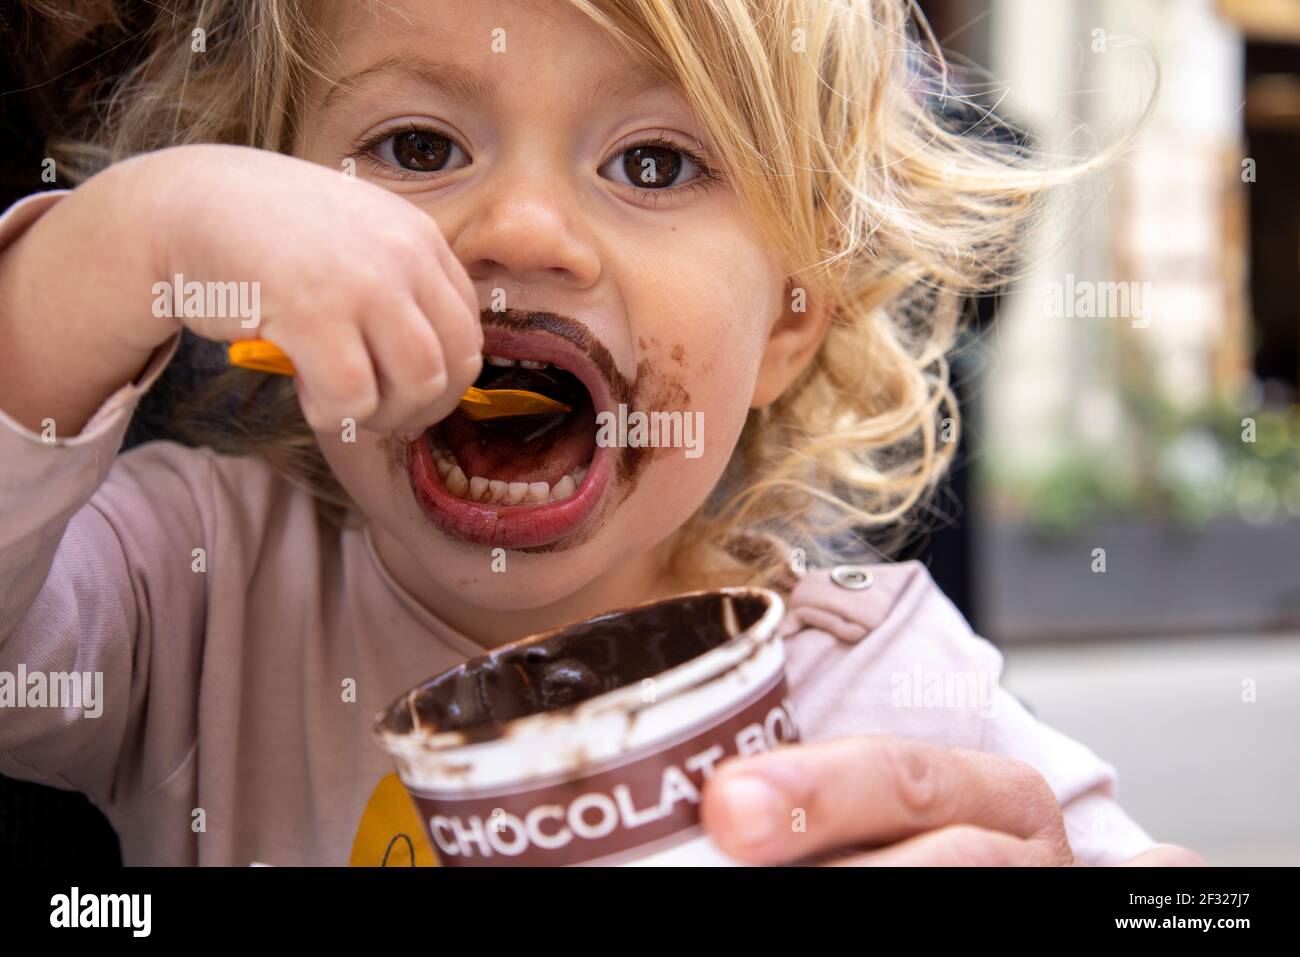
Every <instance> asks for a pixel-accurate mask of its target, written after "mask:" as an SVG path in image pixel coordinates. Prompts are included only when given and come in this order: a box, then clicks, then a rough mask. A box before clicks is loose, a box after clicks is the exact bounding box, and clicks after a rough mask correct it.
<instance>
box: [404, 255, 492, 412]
mask: <svg viewBox="0 0 1300 957" xmlns="http://www.w3.org/2000/svg"><path fill="white" fill-rule="evenodd" d="M453 261H454V260H453ZM458 266H459V264H458ZM426 278H427V280H428V281H427V282H424V283H420V284H419V285H418V286H417V288H416V297H417V300H418V302H419V305H420V308H421V309H422V310H423V312H424V317H425V322H427V323H428V324H429V325H430V326H431V327H432V328H433V329H434V330H435V332H436V334H437V336H438V341H439V342H440V343H441V344H442V358H443V363H444V364H445V366H446V369H447V379H448V386H449V387H450V388H452V389H455V390H456V391H457V394H458V395H459V394H460V393H461V392H464V391H465V389H466V388H467V387H469V386H471V385H473V384H474V380H475V379H476V378H478V374H479V371H480V369H481V367H482V364H483V326H482V323H480V322H479V313H478V307H477V305H476V304H474V301H473V300H472V299H471V300H470V301H469V302H468V303H467V302H466V299H465V294H464V292H463V291H462V290H460V289H458V288H457V286H456V284H455V283H454V282H453V281H452V279H451V278H450V277H449V276H446V275H444V274H441V273H438V274H435V275H432V276H428V277H426ZM471 291H472V290H471Z"/></svg>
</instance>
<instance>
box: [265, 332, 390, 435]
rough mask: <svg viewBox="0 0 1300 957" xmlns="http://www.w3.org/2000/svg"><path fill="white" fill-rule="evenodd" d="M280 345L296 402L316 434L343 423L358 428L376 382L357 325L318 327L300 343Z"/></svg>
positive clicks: (374, 404)
mask: <svg viewBox="0 0 1300 957" xmlns="http://www.w3.org/2000/svg"><path fill="white" fill-rule="evenodd" d="M279 345H280V346H281V348H282V349H284V351H285V352H286V353H287V354H288V355H289V358H290V359H292V360H293V365H294V369H295V370H296V371H297V375H296V376H295V380H296V381H297V383H298V402H299V405H301V406H302V412H303V416H304V417H305V418H306V419H307V422H308V424H309V425H310V426H311V427H312V428H313V429H314V430H315V431H317V432H333V431H336V430H338V429H340V428H342V426H343V423H344V420H345V419H352V420H354V421H355V422H357V423H358V424H360V423H362V422H365V421H366V420H368V419H370V418H371V417H372V416H373V415H374V414H375V411H376V410H377V409H378V407H379V383H378V381H377V378H376V375H375V370H374V366H373V365H372V364H371V361H370V353H369V352H368V351H367V349H366V344H365V341H364V340H363V339H362V336H361V330H360V329H358V328H357V326H356V325H354V324H352V323H338V324H329V325H317V326H315V327H313V328H312V329H311V330H310V333H309V334H307V335H304V336H302V337H301V339H300V338H299V337H297V336H294V335H293V334H292V333H289V334H287V335H286V336H283V337H281V338H280V341H279Z"/></svg>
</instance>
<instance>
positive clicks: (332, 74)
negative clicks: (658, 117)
mask: <svg viewBox="0 0 1300 957" xmlns="http://www.w3.org/2000/svg"><path fill="white" fill-rule="evenodd" d="M318 26H319V27H320V28H321V29H322V30H323V32H324V33H325V36H326V39H327V41H328V42H327V48H328V49H329V54H328V55H327V57H326V62H325V63H323V64H321V70H320V74H323V77H322V76H319V75H318V77H317V79H318V85H319V86H320V87H321V91H320V92H321V95H320V97H318V98H317V103H318V104H320V103H324V104H328V103H330V102H332V101H335V100H337V99H339V98H341V97H342V96H344V95H346V94H348V93H350V92H352V91H353V90H355V89H359V88H360V86H361V84H362V83H363V82H365V83H387V84H389V85H391V84H392V83H394V82H400V81H402V80H412V81H416V82H427V81H433V84H432V85H435V86H440V87H445V88H449V89H451V90H453V91H454V92H456V93H457V95H458V96H459V97H460V98H462V99H467V100H477V101H480V102H481V103H482V104H484V105H490V104H491V103H493V102H494V101H499V100H500V98H501V93H502V88H509V87H511V86H514V87H515V88H516V91H517V92H525V93H528V92H532V93H536V92H538V91H540V90H541V89H543V88H545V87H547V86H548V85H549V86H550V87H552V88H554V87H566V88H568V89H570V90H572V91H574V92H578V93H581V94H582V96H583V97H584V98H585V99H586V100H587V101H589V102H593V101H598V100H601V99H614V100H617V99H618V98H625V99H631V98H633V97H636V96H639V95H656V96H658V97H659V98H661V99H662V98H673V99H680V96H679V86H678V84H677V83H676V82H675V80H674V79H673V78H672V77H671V75H669V74H668V72H667V71H665V70H663V69H661V68H657V67H656V65H655V64H653V63H650V62H648V61H646V60H645V59H638V58H636V57H634V56H633V55H632V54H631V53H630V52H629V51H628V50H627V49H626V48H624V47H623V46H622V45H620V44H619V43H618V42H616V41H615V39H614V38H613V37H612V36H610V35H609V34H608V33H607V32H606V31H605V30H603V29H602V28H601V27H600V26H598V25H597V24H596V23H595V22H594V21H593V20H592V19H591V18H590V17H588V16H586V15H585V14H583V13H581V12H580V11H578V10H577V9H575V8H574V7H573V6H572V5H571V4H569V3H567V2H564V0H497V2H492V0H439V2H437V3H429V2H428V0H388V2H386V3H384V4H372V3H361V2H358V3H346V4H337V5H334V4H330V5H327V7H326V9H325V11H324V12H323V14H322V19H321V21H320V22H319V24H318Z"/></svg>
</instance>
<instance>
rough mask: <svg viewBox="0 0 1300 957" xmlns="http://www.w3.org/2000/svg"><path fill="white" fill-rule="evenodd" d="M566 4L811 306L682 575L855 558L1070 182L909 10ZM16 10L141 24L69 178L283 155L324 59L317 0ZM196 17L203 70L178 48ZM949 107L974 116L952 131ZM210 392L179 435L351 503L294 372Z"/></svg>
mask: <svg viewBox="0 0 1300 957" xmlns="http://www.w3.org/2000/svg"><path fill="white" fill-rule="evenodd" d="M565 2H569V3H571V4H572V5H573V6H574V7H576V8H577V9H578V10H580V11H581V12H582V13H584V14H586V15H587V16H588V17H590V18H591V19H592V20H593V21H594V22H595V23H596V24H597V25H598V26H599V27H600V28H602V29H603V30H605V31H607V32H608V34H609V35H610V36H612V37H613V38H614V39H615V40H616V41H617V42H618V43H620V44H622V45H623V47H624V48H625V49H626V50H628V51H629V52H630V53H631V54H632V55H634V56H635V57H636V58H638V59H639V60H641V61H643V62H645V63H646V64H647V65H649V66H650V67H651V68H652V69H654V70H656V71H657V72H659V73H660V74H661V75H662V76H663V77H665V78H666V79H668V80H669V82H671V83H673V84H674V85H675V86H676V87H677V88H678V89H679V90H680V91H681V92H682V94H683V96H684V97H685V98H686V100H687V101H688V103H689V104H690V106H691V107H692V109H693V110H694V112H695V113H696V115H697V116H698V117H699V118H700V120H701V122H703V123H704V124H705V125H706V127H707V129H708V132H709V134H710V136H711V139H712V142H713V144H714V146H715V148H716V150H717V152H718V154H719V156H720V158H721V161H722V165H723V168H724V169H726V171H727V173H728V179H729V181H730V182H731V183H732V184H734V185H733V188H734V189H735V190H736V191H737V193H738V195H739V197H740V199H741V200H742V202H743V203H745V204H746V205H747V207H748V208H749V209H750V210H751V211H752V212H753V214H754V215H755V217H756V219H757V221H758V222H759V224H760V225H761V226H762V228H763V230H764V232H765V235H766V237H767V239H768V241H769V242H770V243H771V244H772V247H773V248H774V249H775V250H777V251H779V253H780V256H781V258H782V261H783V262H784V264H785V266H786V268H787V270H788V275H789V276H790V282H791V286H792V287H793V288H794V289H795V290H796V291H797V290H799V289H803V290H806V295H807V297H808V300H809V301H818V302H821V303H825V305H826V307H827V308H828V309H829V310H830V323H829V330H828V332H827V334H826V337H825V340H824V342H823V343H822V345H821V347H820V349H819V351H818V352H817V354H816V356H815V358H814V360H813V361H812V363H811V365H810V366H809V368H808V369H807V370H806V371H805V373H804V374H803V375H802V377H801V378H800V379H799V380H798V381H797V382H796V383H795V384H794V385H793V386H792V387H791V388H790V389H789V390H787V392H786V393H785V394H784V395H782V396H781V397H780V398H779V399H778V400H777V401H776V402H775V403H774V404H772V405H771V406H770V407H767V408H764V409H761V410H755V411H752V412H751V414H750V416H749V420H748V422H747V424H746V426H745V429H744V432H743V434H742V437H741V441H740V444H739V446H738V448H737V450H736V452H735V454H734V455H733V457H732V461H731V463H730V465H729V466H728V470H727V473H726V474H725V475H724V478H723V481H722V482H721V483H719V487H718V489H717V490H716V491H715V493H714V495H713V496H712V497H711V499H710V501H709V502H708V503H706V505H705V506H704V507H703V508H701V509H700V510H699V512H698V513H697V514H696V515H695V516H694V517H693V518H692V520H691V521H690V522H689V523H688V525H687V526H686V527H685V528H684V529H683V530H682V534H681V536H680V539H679V543H680V544H679V547H678V549H677V551H676V560H675V561H676V565H677V569H678V572H679V573H680V574H684V575H689V576H690V577H691V578H692V579H693V580H696V581H700V582H716V581H737V580H743V581H749V582H760V583H763V582H765V583H778V582H779V581H780V580H781V579H782V578H783V577H784V576H785V572H786V570H787V566H788V564H789V561H790V554H791V553H790V551H789V549H793V548H800V549H803V550H804V554H805V555H806V556H807V560H808V561H809V562H810V563H817V562H821V561H826V560H842V559H843V558H845V557H853V556H849V555H847V554H846V553H845V552H844V551H843V543H844V541H845V537H844V533H845V532H849V531H852V530H857V529H890V528H893V529H899V528H905V527H906V526H907V525H908V523H909V520H910V518H911V516H913V515H915V513H916V511H917V509H918V506H920V505H921V504H922V503H923V502H924V501H925V500H926V498H927V497H928V495H929V494H930V493H931V492H932V490H933V489H934V488H935V485H936V483H937V482H938V480H939V479H940V477H941V476H942V475H943V474H944V472H945V470H946V469H947V467H948V465H949V463H950V461H951V459H952V456H953V452H954V450H955V448H956V445H957V443H956V435H957V426H958V422H959V412H958V408H957V404H956V402H955V400H954V396H953V393H952V391H951V388H950V384H949V374H948V365H947V359H946V356H947V354H948V353H949V352H950V350H951V349H952V348H953V346H954V343H955V341H956V336H957V332H958V328H959V325H960V318H961V313H962V305H963V303H964V302H967V301H968V300H969V297H970V296H972V295H978V294H980V293H982V292H986V291H988V290H991V289H993V288H995V287H997V286H1000V285H1001V284H1003V283H1004V282H1005V281H1006V278H1007V272H1008V269H1009V268H1010V267H1011V266H1012V265H1013V263H1014V262H1015V259H1016V254H1017V250H1018V249H1019V248H1020V247H1021V246H1022V244H1023V237H1024V233H1025V229H1026V227H1027V226H1028V225H1029V224H1030V223H1031V222H1032V221H1033V220H1034V216H1035V213H1036V211H1037V209H1038V208H1039V206H1040V200H1041V199H1042V197H1043V195H1044V192H1045V190H1046V189H1047V187H1049V186H1051V185H1053V184H1054V183H1056V182H1059V181H1061V180H1062V179H1064V178H1066V177H1068V176H1071V175H1074V174H1076V173H1077V172H1078V171H1079V170H1078V168H1077V167H1076V168H1075V169H1073V170H1065V171H1063V170H1059V169H1058V170H1052V169H1049V168H1048V166H1047V164H1046V163H1045V162H1044V161H1043V160H1042V158H1041V157H1040V156H1038V155H1036V154H1035V153H1033V152H1032V151H1031V150H1029V149H1027V148H1026V146H1025V142H1024V138H1023V137H1022V136H1019V135H1017V134H1014V133H1013V135H1010V136H1000V135H995V134H996V129H995V128H996V127H999V126H1001V124H1000V123H999V122H998V121H996V120H995V119H994V118H993V117H992V116H991V115H990V114H989V113H987V112H985V111H981V110H979V109H978V108H976V107H973V106H971V104H970V101H969V100H968V99H967V98H965V97H964V95H963V94H962V92H961V91H960V90H957V89H956V88H955V84H954V83H953V81H952V79H951V76H950V74H949V68H948V66H947V64H946V61H945V60H944V57H943V55H942V53H941V51H940V49H939V47H938V44H937V42H936V41H935V38H934V37H933V35H932V34H931V33H930V31H929V28H928V26H927V25H926V23H925V20H924V18H923V16H922V15H921V13H920V11H919V10H918V9H916V8H915V5H914V4H913V3H912V2H911V0H834V2H829V0H565ZM29 5H30V6H31V7H32V8H33V9H35V10H37V11H38V12H43V13H53V12H54V11H55V10H56V8H57V10H58V11H59V12H60V14H61V19H60V21H59V23H60V24H61V25H62V27H63V30H62V32H61V33H60V37H61V42H62V43H63V44H64V45H65V46H69V45H72V44H74V43H75V42H76V41H78V40H84V39H85V38H86V37H87V36H89V35H91V34H92V33H93V32H95V31H99V35H100V36H101V38H102V36H103V35H104V31H108V33H109V34H110V35H111V32H112V31H113V30H114V29H116V30H117V31H119V32H120V33H123V34H126V35H129V34H130V32H131V31H140V32H143V33H144V34H145V36H144V37H143V38H142V39H141V40H140V42H139V49H140V50H141V51H142V54H141V55H140V56H139V57H138V59H137V60H136V61H135V62H134V63H133V64H131V65H130V67H129V68H128V69H127V70H126V71H125V72H124V73H121V74H120V75H118V76H115V77H112V78H111V79H110V80H107V81H105V83H104V85H102V86H101V87H100V88H98V89H97V91H95V92H94V93H93V94H92V95H89V96H88V97H87V98H86V109H85V110H84V111H83V112H82V114H81V125H80V126H69V127H67V128H66V130H65V132H66V133H67V135H65V136H64V137H63V138H62V139H61V140H60V141H59V142H58V143H57V144H52V148H53V147H54V146H57V148H58V153H57V155H60V156H62V157H63V159H64V161H65V163H67V162H72V163H73V164H74V165H75V166H76V167H77V168H78V169H79V171H80V173H81V174H82V175H85V174H88V173H92V172H94V171H95V170H97V169H99V168H102V166H104V165H106V164H107V163H111V162H113V161H116V160H118V159H121V158H124V157H126V156H129V155H132V154H135V153H139V152H143V151H147V150H152V149H157V148H161V147H165V146H170V145H176V144H181V143H198V142H219V143H234V144H243V145H248V146H255V147H260V148H263V149H269V150H278V151H282V152H288V151H290V150H291V149H292V145H293V142H294V136H295V128H296V125H297V124H298V123H299V122H300V119H301V111H300V108H301V105H302V102H303V93H304V90H305V88H306V85H307V81H308V80H309V79H310V78H311V76H312V74H313V73H315V72H316V71H317V70H318V69H319V66H318V65H319V64H320V63H321V62H322V59H321V58H322V57H323V56H324V55H325V54H326V52H327V50H328V44H327V43H325V42H324V39H323V38H322V37H321V36H320V35H319V33H318V31H317V28H316V27H315V26H314V23H315V21H316V13H317V12H318V11H317V10H315V9H314V7H315V6H316V3H315V2H313V0H262V2H258V3H243V2H238V0H175V2H171V3H166V2H164V3H158V4H151V5H149V8H148V9H150V10H151V11H154V12H151V13H150V14H149V18H148V22H147V23H140V22H135V23H132V22H129V16H128V15H127V14H123V13H121V12H120V10H119V5H115V4H113V3H111V2H109V0H82V2H80V3H72V4H66V3H65V4H58V5H55V4H54V3H53V2H52V0H30V2H29ZM140 6H143V5H140ZM136 10H137V12H136V13H135V14H134V16H136V17H138V16H139V13H138V10H139V8H136ZM196 28H202V29H203V30H205V31H206V35H207V52H206V53H205V54H204V55H202V56H194V55H192V54H191V52H190V37H191V32H192V31H193V30H195V29H196ZM944 102H948V103H953V102H957V103H963V104H965V105H966V106H967V107H968V108H967V109H965V110H964V111H962V112H963V115H964V117H965V120H964V122H965V125H966V126H967V128H966V129H963V128H962V127H961V125H959V124H955V123H954V122H953V121H952V118H951V114H950V113H949V112H945V111H944V110H943V109H941V108H940V106H941V105H942V104H943V103H944ZM213 387H214V388H215V389H217V390H218V391H219V392H221V393H225V394H231V393H233V394H235V395H237V396H240V397H241V398H240V399H239V402H240V403H241V409H242V414H240V415H236V416H229V415H224V416H213V415H211V414H208V415H206V416H204V415H202V414H201V412H202V410H203V409H212V408H214V406H213V404H212V402H211V400H210V398H204V399H202V400H200V401H196V402H194V403H190V404H189V405H188V406H187V407H186V410H185V416H186V419H187V421H186V422H185V426H186V430H187V432H188V433H189V434H190V435H192V436H197V437H199V438H201V439H202V440H203V441H204V442H206V443H207V444H209V445H212V446H215V447H217V448H218V449H220V450H222V451H227V452H233V453H245V454H246V453H252V454H258V455H261V456H263V457H264V458H266V459H267V460H268V461H270V462H271V463H272V464H273V465H274V466H275V467H277V468H279V469H280V470H281V471H283V472H284V473H285V474H286V475H287V476H289V477H290V478H291V479H293V480H295V481H298V482H300V483H302V484H304V485H306V486H308V487H309V488H311V489H312V491H313V492H314V493H315V494H316V495H317V496H318V498H319V500H320V501H321V502H322V503H324V504H328V505H333V506H337V507H346V506H347V504H348V503H347V498H346V495H345V494H344V493H343V491H342V489H341V488H340V487H339V486H338V484H337V482H336V481H335V480H334V479H333V476H332V475H331V473H330V471H329V468H328V466H327V465H326V464H325V462H324V458H323V456H322V455H321V453H320V451H319V449H318V448H317V447H316V445H315V441H314V438H313V437H312V435H311V433H310V430H309V429H308V428H307V426H306V423H305V422H304V421H303V420H302V418H301V415H300V413H299V411H298V408H297V403H296V401H294V396H293V393H292V383H290V382H288V381H287V380H282V379H278V378H277V379H274V380H271V379H267V378H265V377H259V376H257V375H255V374H251V373H245V372H241V371H238V370H231V372H229V373H228V374H226V375H224V376H222V377H220V378H219V379H218V380H217V381H216V382H215V383H214V384H213ZM748 533H765V534H764V535H762V536H761V537H756V536H753V535H749V534H748ZM755 541H765V542H769V543H771V542H774V541H775V542H778V543H780V544H779V547H778V548H755V547H753V543H754V542H755ZM720 542H734V543H738V544H737V545H734V546H731V547H728V548H725V549H724V548H718V547H717V543H720Z"/></svg>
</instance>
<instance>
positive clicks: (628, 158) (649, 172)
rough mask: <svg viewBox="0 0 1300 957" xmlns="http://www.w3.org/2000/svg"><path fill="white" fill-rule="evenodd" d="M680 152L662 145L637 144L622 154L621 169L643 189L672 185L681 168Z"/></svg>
mask: <svg viewBox="0 0 1300 957" xmlns="http://www.w3.org/2000/svg"><path fill="white" fill-rule="evenodd" d="M682 159H683V157H682V154H681V153H679V152H677V150H674V149H668V148H667V147H664V146H638V147H635V148H634V149H630V150H628V151H627V152H625V153H624V154H623V171H624V172H625V173H626V174H627V178H628V179H629V180H631V181H632V183H633V184H635V185H637V186H640V187H642V188H643V189H663V188H665V187H667V186H672V185H673V183H674V182H676V181H677V176H678V174H679V173H680V172H681V170H682Z"/></svg>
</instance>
